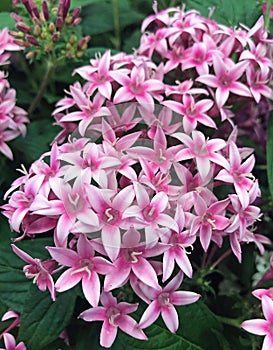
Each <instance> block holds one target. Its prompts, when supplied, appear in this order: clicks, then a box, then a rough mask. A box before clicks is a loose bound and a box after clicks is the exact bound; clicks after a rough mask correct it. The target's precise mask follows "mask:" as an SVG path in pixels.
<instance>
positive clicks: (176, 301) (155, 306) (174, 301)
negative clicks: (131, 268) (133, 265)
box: [139, 272, 200, 333]
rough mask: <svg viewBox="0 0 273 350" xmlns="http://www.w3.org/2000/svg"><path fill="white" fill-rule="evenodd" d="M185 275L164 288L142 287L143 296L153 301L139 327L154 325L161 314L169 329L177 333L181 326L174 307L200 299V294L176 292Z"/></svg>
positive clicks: (181, 275)
mask: <svg viewBox="0 0 273 350" xmlns="http://www.w3.org/2000/svg"><path fill="white" fill-rule="evenodd" d="M182 279H183V273H182V272H180V273H178V274H177V275H176V276H175V277H174V278H173V279H172V280H171V281H170V282H169V283H168V284H167V285H166V286H165V287H164V288H160V290H156V289H153V288H151V287H148V286H146V285H143V286H142V292H143V294H144V295H145V296H146V297H147V298H149V299H150V300H152V302H151V303H150V305H149V306H148V307H147V309H146V310H145V311H144V313H143V315H142V317H141V319H140V321H139V327H141V328H146V327H148V326H150V325H151V324H152V323H154V322H155V321H156V320H157V318H158V317H159V315H160V314H161V316H162V318H163V321H164V323H165V325H166V326H167V328H168V329H169V330H170V331H171V332H172V333H175V332H176V331H177V329H178V326H179V320H178V314H177V312H176V310H175V307H174V305H187V304H192V303H194V302H195V301H197V300H198V299H199V298H200V294H197V293H194V292H189V291H181V290H179V291H176V289H178V288H179V287H180V285H181V283H182Z"/></svg>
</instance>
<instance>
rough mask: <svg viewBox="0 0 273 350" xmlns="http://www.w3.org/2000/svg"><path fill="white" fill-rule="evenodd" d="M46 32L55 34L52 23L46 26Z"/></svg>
mask: <svg viewBox="0 0 273 350" xmlns="http://www.w3.org/2000/svg"><path fill="white" fill-rule="evenodd" d="M48 30H49V31H50V33H54V32H55V30H56V29H55V25H54V23H52V22H51V23H50V24H49V26H48Z"/></svg>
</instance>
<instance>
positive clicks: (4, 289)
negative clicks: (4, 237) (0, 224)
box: [0, 238, 52, 312]
mask: <svg viewBox="0 0 273 350" xmlns="http://www.w3.org/2000/svg"><path fill="white" fill-rule="evenodd" d="M51 243H52V240H50V239H44V238H41V239H36V240H27V241H23V242H18V243H16V245H17V246H18V247H19V248H21V249H22V250H24V251H26V252H27V253H28V254H30V255H31V256H32V257H34V258H36V257H39V258H42V259H44V258H47V257H48V256H49V255H48V252H47V251H46V250H45V249H44V247H45V246H46V245H50V244H51ZM26 264H27V263H26V262H24V261H23V260H21V259H20V258H19V257H17V255H16V254H14V252H13V251H12V249H11V246H10V242H3V243H2V244H1V246H0V302H1V303H3V304H4V305H6V306H7V307H9V308H12V309H14V310H16V311H18V312H22V310H23V306H24V303H25V300H26V296H27V295H28V292H29V288H30V286H31V281H30V280H28V279H27V278H26V277H25V274H24V272H23V270H22V268H23V266H24V265H26ZM35 288H37V286H35Z"/></svg>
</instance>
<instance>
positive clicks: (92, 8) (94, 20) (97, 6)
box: [82, 0, 143, 36]
mask: <svg viewBox="0 0 273 350" xmlns="http://www.w3.org/2000/svg"><path fill="white" fill-rule="evenodd" d="M118 13H119V25H120V28H121V29H124V28H125V27H126V26H129V25H131V24H134V23H137V22H140V21H141V20H142V19H143V15H142V14H140V13H138V12H136V11H135V10H133V9H132V8H131V7H130V4H129V2H128V0H119V1H118ZM82 27H83V32H84V34H89V35H91V36H92V35H95V34H103V33H106V32H110V31H113V30H114V19H113V7H112V2H111V1H101V2H99V3H93V4H90V5H89V6H86V7H85V10H84V11H83V13H82Z"/></svg>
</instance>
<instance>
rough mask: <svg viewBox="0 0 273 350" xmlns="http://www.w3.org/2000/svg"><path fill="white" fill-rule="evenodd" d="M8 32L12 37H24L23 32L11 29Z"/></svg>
mask: <svg viewBox="0 0 273 350" xmlns="http://www.w3.org/2000/svg"><path fill="white" fill-rule="evenodd" d="M9 34H10V35H11V36H13V37H14V38H16V39H21V38H23V37H24V34H23V33H21V32H15V31H13V30H10V31H9Z"/></svg>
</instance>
